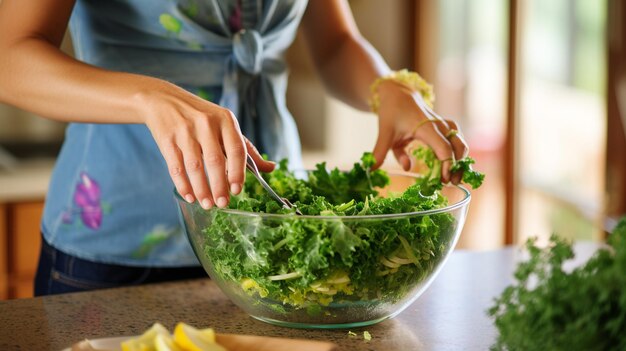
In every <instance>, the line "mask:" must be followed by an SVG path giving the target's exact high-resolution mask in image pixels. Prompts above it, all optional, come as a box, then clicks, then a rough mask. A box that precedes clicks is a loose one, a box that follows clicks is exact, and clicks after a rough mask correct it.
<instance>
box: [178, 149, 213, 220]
mask: <svg viewBox="0 0 626 351" xmlns="http://www.w3.org/2000/svg"><path fill="white" fill-rule="evenodd" d="M183 139H184V140H182V141H181V143H179V145H180V146H179V147H180V149H181V151H182V154H183V161H184V164H185V171H186V173H187V177H188V178H189V182H190V183H191V187H192V188H193V192H194V195H195V197H196V199H198V202H199V203H200V205H201V206H202V208H204V209H209V208H211V207H212V206H213V204H214V203H215V202H214V201H213V199H212V196H211V190H210V189H209V186H208V184H207V179H206V174H205V172H204V167H203V162H202V159H203V157H202V151H201V148H200V145H198V143H197V142H196V141H195V140H194V139H192V138H190V137H185V138H183Z"/></svg>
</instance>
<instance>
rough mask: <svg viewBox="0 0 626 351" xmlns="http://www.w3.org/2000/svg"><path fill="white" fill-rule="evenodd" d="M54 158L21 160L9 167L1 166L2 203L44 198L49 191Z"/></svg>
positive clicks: (0, 201)
mask: <svg viewBox="0 0 626 351" xmlns="http://www.w3.org/2000/svg"><path fill="white" fill-rule="evenodd" d="M53 167H54V159H52V158H50V159H37V160H29V161H23V162H19V163H18V164H17V165H15V167H12V168H9V169H1V168H0V203H7V202H18V201H31V200H43V199H44V198H45V196H46V192H47V191H48V183H49V182H50V176H51V175H52V169H53Z"/></svg>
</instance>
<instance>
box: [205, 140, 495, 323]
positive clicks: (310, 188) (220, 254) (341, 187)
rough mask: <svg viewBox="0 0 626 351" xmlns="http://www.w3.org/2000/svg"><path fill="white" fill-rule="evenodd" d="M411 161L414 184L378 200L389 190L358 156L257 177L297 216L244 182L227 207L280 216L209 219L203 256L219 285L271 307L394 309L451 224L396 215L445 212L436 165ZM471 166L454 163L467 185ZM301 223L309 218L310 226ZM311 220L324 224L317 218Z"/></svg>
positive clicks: (370, 161) (283, 165) (423, 157)
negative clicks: (418, 171)
mask: <svg viewBox="0 0 626 351" xmlns="http://www.w3.org/2000/svg"><path fill="white" fill-rule="evenodd" d="M415 155H416V157H417V158H418V159H419V160H420V161H421V162H422V163H423V164H424V165H425V167H426V172H425V174H424V176H423V177H421V178H418V181H417V182H416V183H415V184H413V185H410V186H409V187H408V188H407V189H406V190H405V191H404V192H402V193H397V194H387V195H386V196H385V197H382V196H378V195H379V189H381V188H384V187H385V186H387V185H388V184H389V182H390V177H389V175H388V174H387V173H386V172H385V171H383V170H380V169H378V170H372V166H373V165H374V163H375V159H374V157H373V156H372V155H371V154H370V153H366V154H364V155H363V157H362V158H361V162H360V163H356V164H355V165H354V167H353V168H352V170H350V171H347V172H343V171H340V170H338V169H333V170H330V171H328V170H327V169H326V164H325V163H321V164H318V165H317V166H316V168H315V169H314V170H312V171H310V172H309V173H308V176H307V177H306V179H300V178H298V177H296V175H295V174H294V173H293V172H291V171H289V170H288V169H287V161H282V162H280V164H279V165H278V167H277V169H276V170H274V171H273V172H271V173H267V174H264V178H265V179H266V181H267V182H268V183H269V185H270V186H271V187H273V188H274V189H275V190H276V192H277V193H279V194H280V195H281V196H284V197H286V198H288V199H289V200H290V201H291V202H292V203H293V204H294V205H295V206H296V207H297V208H298V209H299V210H300V211H301V212H302V213H303V214H304V216H298V215H296V214H295V213H293V212H294V210H293V209H285V208H282V207H281V206H280V204H278V202H276V201H275V200H274V199H272V198H271V197H270V196H269V195H268V194H267V192H266V191H265V190H264V189H263V188H262V186H261V185H260V184H259V182H258V181H257V180H256V179H255V178H254V177H252V176H248V177H247V178H246V182H245V184H244V189H243V191H242V193H241V194H239V195H237V196H233V198H232V200H231V202H230V205H229V208H230V209H236V210H239V211H248V212H260V213H271V214H282V216H274V217H272V216H266V217H263V218H261V217H259V216H252V215H250V216H245V215H243V216H242V215H235V216H234V215H233V213H232V212H230V213H229V211H223V210H215V211H211V212H210V213H211V216H212V218H211V225H209V226H207V227H206V228H205V229H204V230H203V234H204V235H205V236H206V244H205V246H204V254H205V255H207V257H210V260H211V262H212V265H213V268H214V270H215V272H216V274H218V275H219V276H220V278H221V279H224V280H225V281H227V282H230V283H232V284H237V285H238V286H239V287H240V288H241V289H240V290H242V291H244V292H245V293H247V294H250V295H255V296H257V295H258V297H259V298H260V299H259V300H265V301H274V302H276V304H275V305H274V306H273V308H274V309H275V310H280V308H281V307H280V306H288V307H290V308H296V309H301V308H305V309H306V311H307V312H308V313H309V314H315V313H319V312H320V311H321V310H322V308H323V307H324V306H328V305H329V304H331V303H343V302H350V301H389V302H395V301H398V300H399V299H402V298H403V297H405V295H406V294H407V292H409V291H410V290H411V289H412V288H413V287H414V286H415V285H416V284H418V283H420V282H421V281H423V279H424V278H425V277H426V276H427V275H428V274H429V273H430V272H431V271H432V268H433V265H435V264H436V263H437V262H438V260H439V259H440V258H442V256H443V255H444V254H445V251H446V250H447V249H448V246H449V245H450V241H451V240H449V239H450V237H451V236H452V235H454V229H455V219H454V218H453V216H452V215H450V214H447V213H438V214H432V215H424V216H398V217H394V218H387V219H380V218H372V217H363V216H369V215H381V214H394V213H395V214H399V213H409V212H416V211H424V210H431V209H437V208H442V207H445V206H446V205H447V204H448V203H447V200H446V198H445V197H444V196H443V195H442V194H441V189H442V187H443V185H442V184H441V181H440V180H439V174H440V170H439V169H440V163H439V161H438V160H437V159H436V157H435V155H434V153H433V152H432V151H431V150H430V149H426V148H420V149H418V150H417V151H416V152H415ZM471 163H472V160H471V159H464V160H461V161H458V162H457V163H456V164H455V165H454V167H456V168H455V169H456V170H464V180H465V181H466V182H470V185H472V187H478V186H480V184H481V183H482V180H483V175H482V174H480V173H479V172H475V171H473V170H472V169H471ZM308 216H318V217H315V218H312V217H308ZM319 217H324V220H320V219H319Z"/></svg>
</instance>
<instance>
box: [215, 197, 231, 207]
mask: <svg viewBox="0 0 626 351" xmlns="http://www.w3.org/2000/svg"><path fill="white" fill-rule="evenodd" d="M226 205H228V200H226V198H225V197H223V196H222V197H220V198H218V199H217V206H218V207H220V208H224V207H226Z"/></svg>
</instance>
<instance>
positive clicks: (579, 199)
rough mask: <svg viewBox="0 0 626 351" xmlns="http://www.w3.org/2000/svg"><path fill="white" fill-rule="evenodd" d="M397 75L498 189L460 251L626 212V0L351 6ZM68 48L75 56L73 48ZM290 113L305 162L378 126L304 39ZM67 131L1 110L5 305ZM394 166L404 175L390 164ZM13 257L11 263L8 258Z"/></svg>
mask: <svg viewBox="0 0 626 351" xmlns="http://www.w3.org/2000/svg"><path fill="white" fill-rule="evenodd" d="M349 3H350V6H351V7H352V10H353V12H354V15H355V17H356V20H357V23H358V25H359V28H360V30H361V32H362V34H363V36H364V37H366V38H367V39H368V40H369V41H370V42H371V43H372V44H373V45H374V46H375V47H376V48H377V49H378V50H379V51H380V52H381V54H382V55H383V57H384V58H385V59H386V60H387V62H388V63H389V65H390V66H391V67H392V68H393V69H402V68H409V69H411V70H415V71H417V72H419V73H420V74H421V75H422V76H424V77H425V78H426V79H427V80H428V81H429V82H431V83H432V84H434V86H435V92H436V103H435V110H436V111H437V112H438V114H440V115H441V116H444V117H446V118H452V119H455V120H457V121H458V122H459V123H460V124H461V126H462V129H463V132H464V134H465V136H466V138H467V141H468V143H469V145H470V154H471V156H473V157H474V158H475V159H476V160H477V163H476V166H475V168H477V169H479V170H481V171H483V172H484V173H486V175H487V176H486V181H485V183H484V185H483V187H481V188H480V189H479V190H476V191H473V192H472V196H473V199H472V204H471V206H470V215H469V216H468V221H467V224H466V226H465V229H464V232H463V235H462V237H461V241H460V243H459V248H463V249H472V250H489V249H495V248H499V247H502V246H504V245H510V244H519V243H521V242H523V241H524V240H525V239H526V238H527V237H529V236H539V237H541V238H543V239H544V240H545V239H546V238H547V237H548V236H549V235H550V234H551V233H553V232H557V233H559V234H560V235H562V236H565V237H569V238H573V239H581V240H601V239H603V238H604V237H605V235H606V232H607V230H610V228H611V226H612V225H614V220H615V219H616V218H617V217H618V216H619V215H620V214H623V213H626V141H625V132H626V127H625V125H626V123H624V119H625V118H626V75H625V74H626V72H624V66H625V63H626V25H625V24H624V21H623V20H622V19H623V18H624V16H625V15H626V4H622V1H620V0H550V1H541V0H438V1H437V0H393V1H385V2H382V1H376V0H351V1H350V2H349ZM63 49H64V50H66V51H67V52H68V53H71V52H72V49H71V45H69V41H68V40H66V42H65V43H64V46H63ZM288 61H289V62H290V67H291V76H290V81H289V91H288V105H289V108H290V110H291V112H292V114H293V115H294V117H295V119H296V122H297V124H298V127H299V130H300V134H301V139H302V143H303V151H304V158H305V163H306V165H307V166H313V165H314V164H315V163H316V162H320V161H327V163H328V164H329V166H337V167H340V168H346V167H350V166H351V165H352V163H354V162H356V161H357V160H358V158H359V157H360V155H361V154H362V153H363V152H364V151H371V150H372V148H373V146H374V143H375V140H376V135H377V122H376V116H374V115H373V114H371V113H363V112H359V111H355V110H353V109H351V108H350V107H348V106H346V105H344V104H342V103H341V102H338V101H337V100H335V99H333V98H331V97H329V96H328V95H326V93H325V92H324V90H323V88H322V86H321V83H320V81H319V80H318V78H317V77H316V73H315V72H314V69H313V68H312V65H311V62H310V60H309V55H308V53H307V48H306V47H305V46H304V44H303V43H302V39H301V38H300V36H298V38H297V40H296V42H295V43H294V45H293V46H292V48H291V49H290V51H289V52H288ZM64 128H65V126H64V125H63V124H62V123H57V122H51V121H49V120H46V119H43V118H40V117H37V116H33V115H31V114H29V113H26V112H23V111H20V110H17V109H14V108H11V107H8V106H2V105H0V299H2V298H6V297H24V296H29V294H30V292H31V290H32V285H31V284H32V274H33V272H34V269H35V264H36V255H37V252H38V245H39V244H38V242H39V217H40V216H41V209H42V204H43V200H44V196H45V191H46V188H47V182H48V178H49V175H50V171H51V167H52V165H53V163H54V157H55V155H56V153H57V152H58V150H59V147H60V145H61V143H62V140H63V133H64ZM385 167H386V168H388V169H393V168H398V166H397V164H395V162H394V160H393V158H392V157H389V158H388V160H387V163H386V166H385ZM5 253H6V254H5Z"/></svg>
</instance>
